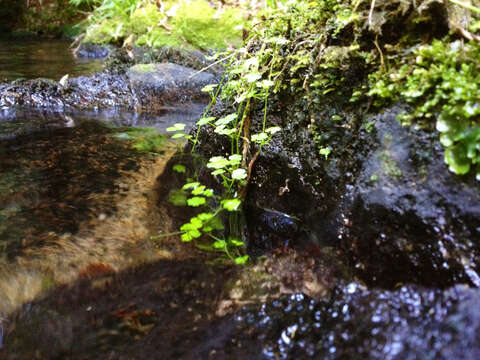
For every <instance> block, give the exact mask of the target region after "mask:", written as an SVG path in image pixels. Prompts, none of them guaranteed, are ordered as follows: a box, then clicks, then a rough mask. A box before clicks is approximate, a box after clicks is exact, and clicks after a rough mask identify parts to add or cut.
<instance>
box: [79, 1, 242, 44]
mask: <svg viewBox="0 0 480 360" xmlns="http://www.w3.org/2000/svg"><path fill="white" fill-rule="evenodd" d="M105 1H106V0H105ZM132 1H133V0H132ZM165 7H166V8H167V9H168V7H170V9H169V10H170V12H169V13H172V14H173V15H172V16H171V17H170V18H168V19H167V18H166V16H165V14H164V13H162V12H161V11H160V10H159V9H158V7H157V6H156V5H154V4H143V3H142V5H140V6H138V5H137V6H136V7H135V8H134V9H135V10H134V11H133V12H132V13H131V15H128V12H126V11H123V12H121V11H117V12H115V13H114V12H109V13H105V14H104V12H105V10H102V9H104V7H100V8H98V9H97V10H96V12H94V13H93V15H92V17H91V20H90V22H89V25H88V27H87V30H86V35H87V36H86V38H85V41H87V42H94V43H116V42H120V41H121V40H123V39H125V38H126V37H128V36H129V35H135V37H136V39H137V40H136V44H137V45H138V46H148V47H152V48H156V47H161V46H182V47H187V48H197V49H224V48H226V47H227V46H228V45H234V46H238V45H240V44H241V41H242V38H241V36H242V33H241V29H240V28H237V26H238V25H242V24H243V23H244V20H243V16H242V12H241V11H240V10H239V9H222V10H216V9H214V8H212V7H211V6H210V4H209V3H208V2H206V1H205V0H194V1H181V2H177V3H170V4H168V3H166V4H165ZM125 14H127V15H125Z"/></svg>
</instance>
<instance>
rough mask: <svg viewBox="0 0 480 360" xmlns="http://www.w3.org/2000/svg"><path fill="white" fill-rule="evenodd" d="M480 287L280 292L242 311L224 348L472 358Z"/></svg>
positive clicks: (478, 349)
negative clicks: (318, 294) (321, 295)
mask: <svg viewBox="0 0 480 360" xmlns="http://www.w3.org/2000/svg"><path fill="white" fill-rule="evenodd" d="M479 295H480V294H479V291H478V290H477V289H469V288H468V287H466V286H457V287H454V288H451V289H449V290H443V291H442V290H428V289H423V288H421V287H417V286H404V287H402V288H400V289H398V290H395V291H386V290H367V289H366V288H364V287H362V286H361V285H359V284H357V283H350V284H348V285H346V286H341V287H339V288H338V289H337V292H336V293H335V294H334V295H333V297H332V298H331V299H328V300H320V301H316V300H312V299H310V298H308V297H306V296H305V295H302V294H294V295H291V296H284V297H282V298H279V299H277V300H274V301H271V302H268V303H266V304H263V305H261V306H259V305H256V306H249V307H246V308H245V309H244V310H243V311H241V312H240V313H239V314H238V315H237V316H236V318H235V319H236V321H237V324H238V327H237V330H236V331H237V333H236V334H234V335H233V336H231V338H230V339H229V341H230V344H233V345H231V346H230V347H229V350H230V351H231V353H232V354H231V355H232V356H233V358H235V355H236V356H238V355H239V354H240V352H241V349H242V348H251V347H254V346H256V347H260V348H261V351H259V352H258V353H257V356H255V357H252V359H305V358H320V359H357V358H362V359H412V360H413V359H476V358H478V357H479V356H480V346H479V335H478V334H479V330H480V313H479V311H478V309H479V305H480V304H479ZM223 351H225V350H223Z"/></svg>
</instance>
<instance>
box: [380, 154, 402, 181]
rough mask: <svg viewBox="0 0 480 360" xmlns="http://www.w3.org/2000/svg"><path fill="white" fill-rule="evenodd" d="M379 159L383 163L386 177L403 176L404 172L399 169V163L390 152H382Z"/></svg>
mask: <svg viewBox="0 0 480 360" xmlns="http://www.w3.org/2000/svg"><path fill="white" fill-rule="evenodd" d="M379 157H380V160H381V161H382V168H383V172H384V174H385V175H387V176H389V177H391V178H399V177H401V176H402V175H403V173H402V170H400V168H399V167H398V163H397V162H396V161H395V159H394V158H393V156H392V153H391V152H390V151H389V150H385V151H382V152H381V153H380V154H379Z"/></svg>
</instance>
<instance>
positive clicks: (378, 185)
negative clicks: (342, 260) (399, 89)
mask: <svg viewBox="0 0 480 360" xmlns="http://www.w3.org/2000/svg"><path fill="white" fill-rule="evenodd" d="M398 112H399V109H395V110H394V111H387V112H385V113H383V114H380V115H378V116H377V117H376V118H375V121H376V124H375V130H376V137H377V142H378V148H377V149H376V150H375V151H373V152H371V153H369V156H368V158H367V160H366V161H365V162H364V164H363V169H362V170H361V172H360V174H359V176H358V179H357V182H356V184H355V192H354V203H353V207H352V209H351V211H350V215H349V217H350V218H351V222H352V226H351V227H350V228H349V234H348V236H346V237H345V239H344V243H343V244H344V248H345V250H346V251H347V252H348V253H350V254H352V257H353V259H354V261H355V263H356V264H358V265H357V266H358V267H359V268H360V269H361V273H362V274H363V277H364V278H365V279H368V280H369V281H371V282H372V283H374V284H378V285H381V286H391V285H393V284H394V282H415V283H420V284H424V285H437V286H448V285H452V284H456V283H470V284H472V285H475V286H480V277H479V276H478V275H477V272H478V271H479V270H480V267H479V266H480V248H479V240H480V232H479V230H478V229H479V227H480V191H479V190H480V187H479V184H478V183H477V182H476V181H475V180H474V179H473V178H471V177H468V176H466V177H459V176H457V175H454V174H452V173H451V172H449V171H448V170H447V166H446V165H445V164H444V161H443V149H442V147H441V145H440V144H439V142H438V140H437V139H436V138H435V137H434V136H433V135H432V134H430V133H428V132H423V131H415V130H412V129H411V128H409V127H403V126H401V125H400V124H399V121H398V120H397V119H396V115H397V114H398Z"/></svg>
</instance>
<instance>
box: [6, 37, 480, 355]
mask: <svg viewBox="0 0 480 360" xmlns="http://www.w3.org/2000/svg"><path fill="white" fill-rule="evenodd" d="M99 66H101V64H99V63H98V62H85V63H84V62H77V61H76V60H75V59H73V58H72V56H71V54H70V51H69V49H68V44H66V43H64V42H57V41H33V40H26V41H18V40H15V41H13V40H2V41H0V77H1V78H7V79H9V80H14V79H17V78H34V77H48V78H52V79H57V80H58V79H59V78H60V77H61V76H63V75H64V74H65V73H69V74H70V75H71V76H72V75H75V74H77V75H83V74H88V73H91V72H94V71H96V70H98V69H99ZM202 109H203V107H202V106H201V105H192V106H190V107H179V108H171V109H165V110H164V111H163V112H161V113H157V114H155V115H152V114H149V115H145V114H137V113H131V112H118V111H108V110H106V111H102V112H75V111H69V112H56V111H51V110H38V109H37V110H33V109H24V108H15V109H11V108H10V109H1V110H0V358H2V359H3V358H6V359H52V358H57V359H98V358H105V359H107V358H109V359H177V358H182V359H307V358H319V359H370V358H371V359H412V360H413V359H418V358H422V359H478V358H480V350H479V346H478V343H479V342H478V334H479V333H480V312H479V311H478V309H479V308H480V304H479V300H478V299H479V298H480V294H479V292H478V291H477V290H475V289H469V288H468V287H465V286H457V287H455V288H452V289H447V290H443V289H424V288H421V287H417V286H414V285H409V286H406V285H402V284H399V287H398V288H397V289H395V290H382V289H368V288H367V287H365V286H364V285H362V284H361V283H358V282H356V281H355V279H352V277H351V275H349V272H348V270H346V268H345V267H344V266H343V265H342V264H340V263H339V262H338V259H337V258H336V255H335V251H334V250H332V249H330V250H329V249H326V248H324V249H310V250H309V253H307V254H305V253H301V252H296V251H293V250H288V249H283V250H282V249H280V250H278V251H276V252H275V253H274V255H273V256H272V257H271V258H269V259H268V260H267V261H266V262H265V263H264V264H263V265H258V266H251V265H250V266H246V267H244V268H241V269H240V268H236V267H232V266H225V265H222V264H218V263H216V262H215V261H214V259H215V257H214V256H211V255H209V254H205V253H201V252H199V251H197V250H196V249H195V248H194V247H193V246H190V247H188V246H187V245H184V244H181V243H180V242H179V241H178V238H176V237H173V236H164V237H159V238H158V239H157V240H151V238H152V236H153V235H158V234H166V233H168V232H170V231H174V230H175V229H176V228H177V227H178V223H179V221H182V219H183V220H184V218H185V217H186V218H188V214H187V209H181V208H180V210H179V209H178V208H174V207H172V206H170V205H169V204H168V203H167V202H166V198H167V197H168V189H170V188H172V186H174V185H175V184H174V183H175V179H174V177H173V176H172V171H171V170H169V168H168V166H170V165H169V161H171V159H173V158H174V157H175V156H176V155H175V153H176V151H177V149H178V144H175V143H172V142H170V141H168V140H167V139H166V137H165V136H164V135H162V133H163V132H164V130H165V128H166V127H168V126H170V125H171V124H173V123H176V122H190V123H193V121H194V120H195V119H196V118H197V117H198V114H199V113H200V112H201V111H202ZM152 128H153V129H152ZM173 163H174V161H173ZM177 185H178V184H177ZM165 189H166V190H165ZM265 235H266V236H268V234H265ZM314 250H315V251H314ZM312 254H315V256H313V255H312ZM319 254H320V255H319ZM240 307H241V308H240ZM2 316H3V318H2ZM2 351H3V352H2Z"/></svg>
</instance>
